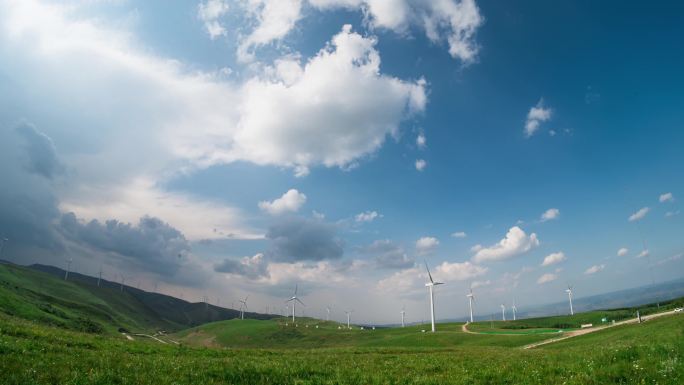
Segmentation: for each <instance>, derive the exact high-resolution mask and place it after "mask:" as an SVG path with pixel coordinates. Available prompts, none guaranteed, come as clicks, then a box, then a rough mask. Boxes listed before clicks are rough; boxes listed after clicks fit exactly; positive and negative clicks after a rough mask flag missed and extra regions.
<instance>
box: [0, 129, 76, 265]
mask: <svg viewBox="0 0 684 385" xmlns="http://www.w3.org/2000/svg"><path fill="white" fill-rule="evenodd" d="M0 137H2V140H0V186H2V187H1V188H0V236H4V237H7V238H9V242H7V244H6V245H5V247H3V257H4V258H9V256H13V255H14V256H17V257H21V256H23V255H42V254H57V253H60V252H63V251H64V245H63V244H62V242H61V241H60V239H59V234H58V233H57V232H56V231H55V227H54V225H53V223H54V221H55V220H57V219H58V218H59V216H60V212H59V210H58V209H57V204H58V201H57V198H56V196H55V194H54V187H53V185H52V183H53V181H52V179H51V178H52V177H53V176H54V175H55V173H56V171H57V170H58V169H59V168H60V167H61V166H59V162H57V158H56V156H55V153H54V146H52V141H51V140H50V138H48V137H47V136H46V135H45V134H42V133H40V132H38V131H37V130H36V129H35V128H34V127H33V126H31V125H29V124H26V123H22V124H20V125H18V126H0ZM41 148H43V149H44V150H45V151H47V152H48V153H49V154H47V155H43V154H41V153H40V151H41V150H40V149H41Z"/></svg>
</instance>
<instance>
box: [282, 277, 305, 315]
mask: <svg viewBox="0 0 684 385" xmlns="http://www.w3.org/2000/svg"><path fill="white" fill-rule="evenodd" d="M297 287H298V285H295V290H294V295H292V297H291V298H290V299H288V300H287V301H285V302H292V322H295V313H296V311H297V302H299V303H301V304H302V306H306V305H304V302H302V301H300V300H299V298H297Z"/></svg>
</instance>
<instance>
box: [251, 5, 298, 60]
mask: <svg viewBox="0 0 684 385" xmlns="http://www.w3.org/2000/svg"><path fill="white" fill-rule="evenodd" d="M245 3H246V5H247V7H246V8H247V12H248V14H249V15H250V16H251V17H252V18H254V19H255V20H257V24H256V28H255V29H254V30H253V31H252V32H251V33H249V35H247V37H246V38H245V39H244V40H243V41H242V42H241V43H240V45H239V47H238V58H239V59H240V60H241V61H243V62H246V61H251V60H253V59H254V55H253V53H252V52H251V51H252V50H253V48H257V47H259V46H262V45H266V44H269V43H271V42H273V41H276V40H280V39H282V38H283V37H285V36H286V35H287V34H288V33H289V32H290V31H291V30H292V29H293V28H294V26H295V24H296V23H297V21H298V20H299V19H300V18H301V17H302V14H301V9H302V0H247V1H246V2H245Z"/></svg>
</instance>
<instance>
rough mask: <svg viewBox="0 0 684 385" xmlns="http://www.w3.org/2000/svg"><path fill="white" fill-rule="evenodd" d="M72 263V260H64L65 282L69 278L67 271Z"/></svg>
mask: <svg viewBox="0 0 684 385" xmlns="http://www.w3.org/2000/svg"><path fill="white" fill-rule="evenodd" d="M73 261H74V259H73V258H69V259H67V260H66V263H67V265H66V272H65V273H64V280H65V281H66V280H67V278H69V269H70V268H71V262H73Z"/></svg>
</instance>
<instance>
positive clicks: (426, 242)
mask: <svg viewBox="0 0 684 385" xmlns="http://www.w3.org/2000/svg"><path fill="white" fill-rule="evenodd" d="M437 246H439V240H438V239H437V238H435V237H421V238H420V239H418V240H417V241H416V251H418V254H420V255H425V254H429V253H431V252H433V251H434V250H435V249H436V248H437Z"/></svg>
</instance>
